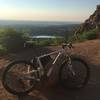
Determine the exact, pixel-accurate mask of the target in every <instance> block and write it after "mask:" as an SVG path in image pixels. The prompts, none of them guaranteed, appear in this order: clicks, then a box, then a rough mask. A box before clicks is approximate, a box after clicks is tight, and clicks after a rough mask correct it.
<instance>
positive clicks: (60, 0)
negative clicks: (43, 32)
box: [0, 0, 100, 22]
mask: <svg viewBox="0 0 100 100" xmlns="http://www.w3.org/2000/svg"><path fill="white" fill-rule="evenodd" d="M97 4H100V0H0V20H32V21H76V22H77V21H78V22H82V21H84V20H86V19H87V18H88V17H89V16H90V15H91V14H92V13H93V12H94V11H95V9H96V5H97Z"/></svg>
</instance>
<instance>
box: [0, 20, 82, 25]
mask: <svg viewBox="0 0 100 100" xmlns="http://www.w3.org/2000/svg"><path fill="white" fill-rule="evenodd" d="M79 23H80V22H60V21H58V22H57V21H14V20H0V26H4V25H5V26H7V25H33V26H57V25H69V24H79Z"/></svg>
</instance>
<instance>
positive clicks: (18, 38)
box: [0, 28, 28, 51]
mask: <svg viewBox="0 0 100 100" xmlns="http://www.w3.org/2000/svg"><path fill="white" fill-rule="evenodd" d="M27 39H28V36H27V35H26V34H25V33H22V32H17V31H16V30H15V29H12V28H9V29H4V30H2V31H0V45H1V47H2V50H3V49H4V50H5V51H17V50H19V49H21V48H23V44H24V43H25V41H26V40H27Z"/></svg>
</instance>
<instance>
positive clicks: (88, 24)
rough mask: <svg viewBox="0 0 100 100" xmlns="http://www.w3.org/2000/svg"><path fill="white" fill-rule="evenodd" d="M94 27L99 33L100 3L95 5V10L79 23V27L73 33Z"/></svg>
mask: <svg viewBox="0 0 100 100" xmlns="http://www.w3.org/2000/svg"><path fill="white" fill-rule="evenodd" d="M94 28H96V29H97V30H98V33H100V4H99V5H97V7H96V11H95V12H94V13H93V14H92V15H90V17H89V18H88V19H87V20H85V22H84V23H82V24H81V25H80V27H79V29H78V30H77V31H76V32H75V33H76V34H80V33H83V32H86V31H89V30H91V29H94Z"/></svg>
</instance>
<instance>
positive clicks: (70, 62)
mask: <svg viewBox="0 0 100 100" xmlns="http://www.w3.org/2000/svg"><path fill="white" fill-rule="evenodd" d="M67 59H68V61H67V63H68V68H69V70H70V72H71V73H72V76H75V71H74V69H73V66H72V60H71V58H70V57H69V56H67Z"/></svg>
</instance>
